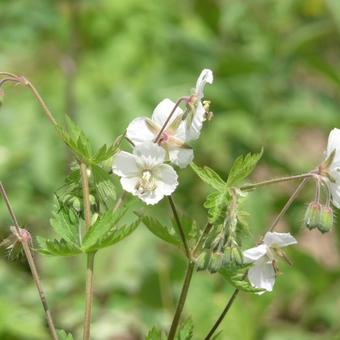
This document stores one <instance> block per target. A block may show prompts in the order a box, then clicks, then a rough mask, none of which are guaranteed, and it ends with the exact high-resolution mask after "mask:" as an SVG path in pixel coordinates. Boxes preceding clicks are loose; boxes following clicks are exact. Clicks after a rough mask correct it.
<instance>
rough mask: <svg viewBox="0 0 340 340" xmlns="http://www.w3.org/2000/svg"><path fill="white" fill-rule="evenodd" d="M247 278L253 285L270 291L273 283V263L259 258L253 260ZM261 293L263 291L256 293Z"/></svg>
mask: <svg viewBox="0 0 340 340" xmlns="http://www.w3.org/2000/svg"><path fill="white" fill-rule="evenodd" d="M248 279H249V282H250V283H251V285H252V286H253V287H255V288H262V289H265V290H266V291H268V292H271V291H272V290H273V286H274V283H275V271H274V268H273V265H272V264H271V263H268V262H266V261H261V260H260V261H258V262H255V263H254V265H253V266H252V267H251V268H250V269H249V271H248ZM263 293H264V292H259V293H257V294H259V295H261V294H263Z"/></svg>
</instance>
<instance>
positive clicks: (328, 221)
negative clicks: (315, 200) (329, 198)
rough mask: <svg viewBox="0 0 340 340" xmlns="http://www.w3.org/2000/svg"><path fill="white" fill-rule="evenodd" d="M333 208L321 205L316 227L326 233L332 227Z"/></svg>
mask: <svg viewBox="0 0 340 340" xmlns="http://www.w3.org/2000/svg"><path fill="white" fill-rule="evenodd" d="M333 216H334V215H333V209H332V208H331V207H322V209H321V214H320V223H319V225H318V229H319V230H320V231H321V232H322V233H327V232H328V231H330V230H331V229H332V226H333V221H334V217H333Z"/></svg>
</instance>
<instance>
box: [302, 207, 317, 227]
mask: <svg viewBox="0 0 340 340" xmlns="http://www.w3.org/2000/svg"><path fill="white" fill-rule="evenodd" d="M320 214H321V204H320V203H318V202H312V203H310V204H309V206H308V208H307V210H306V213H305V218H304V224H305V226H306V227H307V228H308V229H310V230H311V229H314V228H318V227H319V224H320Z"/></svg>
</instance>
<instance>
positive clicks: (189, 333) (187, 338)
mask: <svg viewBox="0 0 340 340" xmlns="http://www.w3.org/2000/svg"><path fill="white" fill-rule="evenodd" d="M193 331H194V325H193V323H192V320H191V319H187V320H186V321H184V322H182V324H181V325H180V327H179V329H178V332H177V335H176V337H175V339H176V340H191V339H192V337H193Z"/></svg>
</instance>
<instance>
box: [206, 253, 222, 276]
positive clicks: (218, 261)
mask: <svg viewBox="0 0 340 340" xmlns="http://www.w3.org/2000/svg"><path fill="white" fill-rule="evenodd" d="M222 266H223V254H222V253H220V252H218V253H212V254H211V256H210V260H209V265H208V269H209V271H210V273H216V272H218V271H219V270H220V269H221V267H222Z"/></svg>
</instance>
